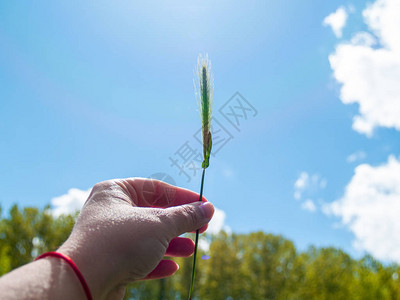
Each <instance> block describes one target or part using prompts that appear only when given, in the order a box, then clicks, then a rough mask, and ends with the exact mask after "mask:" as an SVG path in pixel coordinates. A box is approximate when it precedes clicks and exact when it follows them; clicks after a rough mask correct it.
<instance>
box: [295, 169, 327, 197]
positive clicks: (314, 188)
mask: <svg viewBox="0 0 400 300" xmlns="http://www.w3.org/2000/svg"><path fill="white" fill-rule="evenodd" d="M326 185H327V180H326V179H325V178H322V177H321V176H320V175H318V174H313V175H310V174H308V173H307V172H301V173H300V176H299V178H297V180H296V181H295V183H294V194H293V196H294V198H295V199H296V200H300V199H301V198H302V197H303V195H304V194H306V195H315V194H316V193H318V191H319V190H321V189H324V188H325V187H326Z"/></svg>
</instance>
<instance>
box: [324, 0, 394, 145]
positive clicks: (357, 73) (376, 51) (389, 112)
mask: <svg viewBox="0 0 400 300" xmlns="http://www.w3.org/2000/svg"><path fill="white" fill-rule="evenodd" d="M399 11H400V1H398V0H378V1H376V2H374V3H373V4H372V5H369V6H368V7H367V8H366V9H365V10H364V11H363V17H364V22H365V23H366V25H367V26H368V28H369V30H370V33H368V32H357V33H355V34H354V36H353V38H352V39H351V41H350V42H344V43H340V44H339V45H338V46H337V47H336V51H335V53H333V54H331V55H330V56H329V62H330V65H331V68H332V70H333V76H334V77H335V79H336V80H337V81H338V82H339V83H341V84H342V86H341V90H340V99H341V101H342V102H343V103H345V104H349V103H357V104H358V107H359V108H358V109H359V115H357V116H355V117H354V119H353V129H354V130H356V131H358V132H360V133H363V134H365V135H367V136H369V137H370V136H372V134H373V131H374V129H375V128H376V127H387V128H395V129H397V130H400V118H399V116H400V84H399V78H400V34H398V31H399V28H400V18H399V17H398V12H399ZM371 33H373V34H374V35H375V36H376V39H375V38H374V37H373V35H372V34H371ZM376 44H378V45H379V47H376V46H375V45H376Z"/></svg>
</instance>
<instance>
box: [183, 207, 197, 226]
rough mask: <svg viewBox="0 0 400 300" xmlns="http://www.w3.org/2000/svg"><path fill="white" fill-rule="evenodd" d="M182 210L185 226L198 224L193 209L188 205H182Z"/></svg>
mask: <svg viewBox="0 0 400 300" xmlns="http://www.w3.org/2000/svg"><path fill="white" fill-rule="evenodd" d="M182 208H183V214H184V216H185V220H186V222H187V225H188V226H193V225H196V224H197V223H198V222H199V217H198V215H197V213H196V210H195V208H194V207H193V206H190V205H184V206H182Z"/></svg>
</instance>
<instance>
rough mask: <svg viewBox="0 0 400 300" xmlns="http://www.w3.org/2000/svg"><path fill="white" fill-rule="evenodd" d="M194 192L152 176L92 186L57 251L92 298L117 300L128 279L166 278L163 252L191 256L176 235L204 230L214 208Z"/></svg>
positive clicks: (190, 246) (189, 244) (169, 267)
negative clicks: (70, 263) (74, 266)
mask: <svg viewBox="0 0 400 300" xmlns="http://www.w3.org/2000/svg"><path fill="white" fill-rule="evenodd" d="M198 200H199V195H198V194H197V193H194V192H191V191H189V190H185V189H182V188H178V187H174V186H171V185H169V184H166V183H164V182H161V181H157V180H150V179H142V178H132V179H120V180H109V181H104V182H101V183H98V184H96V185H95V186H94V187H93V189H92V192H91V194H90V195H89V198H88V200H87V201H86V203H85V205H84V207H83V209H82V211H81V213H80V215H79V217H78V220H77V222H76V225H75V227H74V229H73V231H72V233H71V235H70V237H69V238H68V240H67V241H66V242H65V243H64V244H63V245H62V246H61V248H60V249H59V250H58V251H59V252H61V253H64V254H67V255H68V256H70V257H71V258H72V260H73V261H74V262H75V263H76V264H77V266H78V267H79V269H80V270H81V272H82V274H83V276H84V277H85V279H86V281H87V282H88V285H89V287H90V289H91V292H92V294H93V297H94V299H121V298H122V297H123V295H124V293H125V287H126V285H127V284H128V283H131V282H133V281H136V280H142V279H154V278H163V277H167V276H171V275H172V274H174V273H175V272H176V271H177V270H178V265H177V264H176V263H175V262H173V261H172V260H165V259H163V257H164V256H171V257H185V256H190V255H192V254H193V251H194V243H193V241H192V240H191V239H188V238H182V237H178V236H179V235H181V234H183V233H185V232H190V231H195V230H197V229H199V228H200V230H201V232H202V231H204V230H205V229H206V228H207V223H208V222H209V221H210V219H211V217H212V215H213V213H214V207H213V206H212V204H211V203H209V202H206V200H205V199H203V201H204V202H202V203H200V202H199V201H198Z"/></svg>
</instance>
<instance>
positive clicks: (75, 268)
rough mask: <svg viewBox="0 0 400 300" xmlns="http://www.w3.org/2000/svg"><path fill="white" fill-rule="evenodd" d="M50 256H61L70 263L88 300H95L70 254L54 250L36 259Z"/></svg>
mask: <svg viewBox="0 0 400 300" xmlns="http://www.w3.org/2000/svg"><path fill="white" fill-rule="evenodd" d="M48 256H51V257H58V258H61V259H63V260H64V261H65V262H66V263H67V264H69V265H70V266H71V268H72V270H74V272H75V274H76V276H77V277H78V279H79V281H80V282H81V284H82V287H83V289H84V291H85V295H86V298H87V299H88V300H93V297H92V294H91V293H90V289H89V286H88V284H87V283H86V280H85V278H84V277H83V275H82V273H81V271H79V269H78V267H77V266H76V264H75V263H74V262H73V260H72V259H71V258H70V257H69V256H68V255H65V254H62V253H60V252H54V251H53V252H46V253H43V254H42V255H40V256H38V257H36V258H35V260H38V259H41V258H44V257H48Z"/></svg>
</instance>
